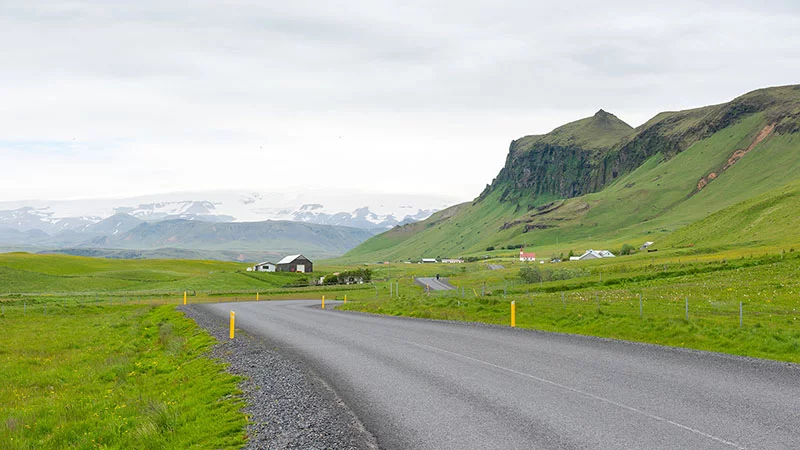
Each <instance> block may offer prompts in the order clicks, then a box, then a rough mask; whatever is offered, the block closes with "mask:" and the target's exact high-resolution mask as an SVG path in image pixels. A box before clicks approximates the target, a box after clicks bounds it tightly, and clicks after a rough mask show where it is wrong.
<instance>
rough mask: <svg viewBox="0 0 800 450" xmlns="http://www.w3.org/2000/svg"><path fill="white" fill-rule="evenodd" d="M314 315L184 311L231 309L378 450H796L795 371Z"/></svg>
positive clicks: (494, 331)
mask: <svg viewBox="0 0 800 450" xmlns="http://www.w3.org/2000/svg"><path fill="white" fill-rule="evenodd" d="M319 303H320V302H319V301H269V302H251V303H232V304H206V305H194V306H193V308H197V309H200V310H202V311H203V312H205V313H210V314H213V315H216V316H218V317H220V318H221V319H226V318H227V317H228V314H229V311H231V310H233V311H235V312H236V327H237V329H242V330H245V331H246V332H247V333H248V334H250V335H253V336H260V338H263V340H264V341H265V342H268V343H269V346H270V351H277V352H280V353H281V354H286V355H291V358H292V359H293V360H296V361H298V363H299V364H303V365H304V366H306V367H307V368H308V370H310V371H312V372H313V373H315V374H317V375H318V376H319V377H321V378H322V379H323V380H324V381H325V383H326V384H327V385H328V386H329V387H330V389H332V390H333V391H334V392H335V395H336V396H338V398H340V399H341V400H342V401H343V402H344V404H345V405H346V406H347V407H348V408H349V409H350V410H351V411H353V413H354V414H355V416H356V417H357V418H358V420H359V421H360V422H361V423H363V425H364V427H365V428H366V430H365V431H367V432H369V433H370V434H371V435H372V436H374V438H375V439H376V440H377V444H378V445H379V446H380V447H381V448H386V449H514V448H519V449H523V448H524V449H530V448H536V449H798V448H800V366H797V365H793V364H786V363H778V362H772V361H766V360H757V359H749V358H740V357H733V356H728V355H722V354H716V353H707V352H699V351H690V350H681V349H673V348H667V347H660V346H654V345H646V344H637V343H630V342H624V341H615V340H608V339H599V338H591V337H582V336H574V335H566V334H557V333H545V332H537V331H531V330H521V329H512V328H509V327H500V326H492V325H480V324H469V323H456V322H444V321H432V320H419V319H407V318H396V317H381V316H374V315H368V314H361V313H350V312H345V311H335V310H332V309H331V306H333V304H334V302H326V303H327V304H326V306H327V307H328V309H325V310H323V309H320V307H319ZM233 357H235V355H233Z"/></svg>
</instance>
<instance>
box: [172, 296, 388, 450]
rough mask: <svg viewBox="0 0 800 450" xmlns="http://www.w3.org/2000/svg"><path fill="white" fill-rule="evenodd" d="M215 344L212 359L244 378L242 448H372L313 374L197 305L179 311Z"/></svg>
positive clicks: (352, 418) (366, 436)
mask: <svg viewBox="0 0 800 450" xmlns="http://www.w3.org/2000/svg"><path fill="white" fill-rule="evenodd" d="M178 310H179V311H182V312H183V313H184V314H185V315H186V317H188V318H191V319H193V320H194V321H195V322H196V323H197V324H198V325H199V326H200V327H202V328H204V329H205V330H206V331H208V332H209V333H210V334H211V335H212V336H214V337H215V338H216V339H217V345H215V346H214V348H213V349H212V350H211V356H212V357H214V358H219V359H221V360H223V361H225V362H227V363H228V364H229V367H228V371H229V372H231V373H233V374H235V375H239V376H242V377H243V381H242V382H241V384H240V388H241V389H242V391H243V393H244V398H245V400H246V402H247V407H246V408H245V410H244V412H245V414H247V415H248V418H249V419H248V425H247V434H248V443H247V445H246V446H245V447H244V448H245V449H354V450H362V449H377V448H378V445H377V443H376V440H375V438H374V437H373V436H372V435H371V434H370V433H369V432H368V431H367V430H366V429H365V428H364V426H363V424H362V423H361V421H359V420H358V418H357V417H356V416H355V414H354V413H353V412H352V411H351V410H350V409H349V408H348V407H347V406H346V405H345V404H344V403H343V402H342V401H341V399H340V398H339V396H338V395H337V394H336V393H335V392H334V391H333V389H331V387H330V386H329V385H328V384H327V383H325V382H324V381H323V380H322V379H321V378H320V377H319V376H318V375H316V374H315V373H314V372H313V371H311V370H309V369H308V368H307V367H305V366H304V365H303V364H302V363H301V362H299V361H297V360H296V359H293V358H292V357H291V356H290V355H283V354H280V353H278V352H277V351H275V350H274V349H275V346H274V345H271V343H270V342H268V341H267V340H265V339H264V338H262V337H260V336H252V335H249V334H247V333H246V332H244V331H241V330H237V334H236V339H234V340H230V339H229V338H228V331H229V330H228V324H227V322H226V321H225V320H222V319H220V318H219V317H218V316H215V315H213V314H210V313H209V312H207V311H205V310H204V309H203V307H202V305H188V306H181V307H178Z"/></svg>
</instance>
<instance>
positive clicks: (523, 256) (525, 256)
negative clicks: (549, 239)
mask: <svg viewBox="0 0 800 450" xmlns="http://www.w3.org/2000/svg"><path fill="white" fill-rule="evenodd" d="M519 260H520V261H522V262H525V261H536V253H533V252H525V249H524V248H521V249H519Z"/></svg>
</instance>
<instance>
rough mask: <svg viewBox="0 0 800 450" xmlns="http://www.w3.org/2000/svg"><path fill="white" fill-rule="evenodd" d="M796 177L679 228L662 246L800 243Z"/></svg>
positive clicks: (799, 197) (799, 184) (799, 192)
mask: <svg viewBox="0 0 800 450" xmlns="http://www.w3.org/2000/svg"><path fill="white" fill-rule="evenodd" d="M798 225H800V180H798V181H794V182H791V183H789V184H787V185H785V186H783V187H780V188H778V189H775V190H772V191H769V192H767V193H765V194H762V195H759V196H756V197H754V198H751V199H748V200H745V201H743V202H741V203H737V204H735V205H733V206H731V207H728V208H725V209H723V210H721V211H718V212H716V213H714V214H712V215H710V216H708V217H707V218H705V219H703V220H700V221H697V222H695V223H693V224H691V225H689V226H686V227H684V228H681V229H679V230H678V231H676V232H674V233H672V234H671V235H669V236H668V237H667V238H666V239H664V242H663V244H662V245H663V246H666V247H672V246H674V247H681V246H695V245H697V244H698V243H700V244H702V245H704V246H715V247H725V246H732V245H747V244H751V245H752V244H759V245H776V244H781V243H787V242H788V243H794V244H800V226H798Z"/></svg>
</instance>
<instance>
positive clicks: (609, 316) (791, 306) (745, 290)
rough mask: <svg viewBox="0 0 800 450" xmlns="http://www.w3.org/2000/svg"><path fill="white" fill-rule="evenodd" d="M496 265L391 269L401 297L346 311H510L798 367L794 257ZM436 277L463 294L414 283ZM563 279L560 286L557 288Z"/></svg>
mask: <svg viewBox="0 0 800 450" xmlns="http://www.w3.org/2000/svg"><path fill="white" fill-rule="evenodd" d="M723 255H725V256H723ZM492 262H494V263H501V264H503V265H505V267H506V268H505V269H502V270H495V271H492V270H487V269H486V268H485V267H484V265H483V264H465V265H460V264H458V265H431V266H428V265H412V267H409V268H407V269H405V270H406V271H405V273H404V272H403V270H402V269H401V268H394V269H390V268H386V269H385V270H386V272H387V273H392V272H391V271H392V270H394V272H393V275H395V278H394V279H393V283H395V284H394V286H393V288H392V290H393V294H395V295H393V296H392V297H389V287H388V283H384V284H383V285H381V292H382V295H381V296H380V297H379V298H378V299H365V300H363V301H355V302H349V303H348V304H347V305H344V306H341V307H340V308H341V309H345V310H358V311H364V312H372V313H378V314H388V315H401V316H409V317H423V318H431V319H443V320H460V321H469V322H485V323H494V324H498V325H510V304H511V302H512V301H514V302H515V308H516V325H517V326H518V327H522V328H533V329H539V330H545V331H557V332H566V333H576V334H584V335H592V336H601V337H608V338H615V339H626V340H633V341H639V342H648V343H654V344H662V345H669V346H676V347H685V348H693V349H699V350H709V351H717V352H724V353H731V354H737V355H744V356H752V357H760V358H769V359H776V360H783V361H792V362H800V253H797V252H793V251H792V252H790V251H788V250H787V251H784V252H783V253H781V252H780V251H777V252H776V251H775V250H774V249H772V250H769V251H766V250H763V249H762V250H760V251H755V250H752V249H751V251H750V254H747V255H745V254H742V253H741V252H740V251H739V252H737V251H729V252H728V253H722V254H720V253H715V254H705V253H699V254H680V253H679V254H669V255H662V256H661V257H656V256H650V255H649V254H646V253H643V254H639V255H635V256H631V257H622V258H613V259H608V260H596V261H580V262H569V263H561V264H544V265H541V264H527V263H520V262H518V261H516V262H515V261H513V260H510V259H508V260H505V261H502V260H500V261H496V260H495V261H492ZM523 267H529V268H532V269H534V270H538V271H539V273H540V274H542V275H541V278H540V279H539V280H538V281H536V282H525V281H523V280H522V279H521V278H520V276H519V273H520V269H522V268H523ZM434 273H440V275H441V276H442V277H447V278H448V279H449V281H450V282H451V283H452V284H453V285H455V286H456V287H457V289H456V290H455V291H443V292H435V291H434V292H431V293H430V294H427V293H426V292H424V289H423V288H421V287H419V286H415V285H413V281H412V277H411V276H409V274H412V275H423V276H431V275H433V274H434ZM559 276H560V277H564V279H555V278H557V277H559ZM398 289H399V295H397V290H398ZM687 304H688V310H687ZM740 308H741V309H740ZM687 311H688V315H687ZM687 317H688V318H687Z"/></svg>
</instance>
